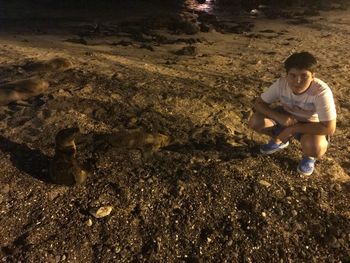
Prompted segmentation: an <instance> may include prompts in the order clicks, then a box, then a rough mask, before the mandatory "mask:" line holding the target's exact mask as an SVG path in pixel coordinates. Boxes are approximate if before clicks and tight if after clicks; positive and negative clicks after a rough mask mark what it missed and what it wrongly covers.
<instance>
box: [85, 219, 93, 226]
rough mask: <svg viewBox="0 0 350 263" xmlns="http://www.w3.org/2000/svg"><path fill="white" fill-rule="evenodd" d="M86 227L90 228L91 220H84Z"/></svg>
mask: <svg viewBox="0 0 350 263" xmlns="http://www.w3.org/2000/svg"><path fill="white" fill-rule="evenodd" d="M86 225H87V226H92V220H91V218H89V219H88V220H86Z"/></svg>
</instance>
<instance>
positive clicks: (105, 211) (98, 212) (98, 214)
mask: <svg viewBox="0 0 350 263" xmlns="http://www.w3.org/2000/svg"><path fill="white" fill-rule="evenodd" d="M112 210H113V207H112V206H102V207H100V208H98V209H97V208H92V209H90V211H89V212H90V214H91V215H93V216H94V217H95V218H102V217H106V216H108V215H109V214H110V213H111V212H112Z"/></svg>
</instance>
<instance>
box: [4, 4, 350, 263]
mask: <svg viewBox="0 0 350 263" xmlns="http://www.w3.org/2000/svg"><path fill="white" fill-rule="evenodd" d="M147 10H148V11H147V12H140V13H141V14H144V15H145V16H146V15H149V14H152V10H150V9H147ZM167 12H168V11H167V10H163V11H162V12H161V11H157V12H153V13H154V14H156V13H160V14H162V16H161V17H160V18H158V19H154V17H153V19H154V20H151V19H150V17H148V18H147V20H146V21H153V28H151V31H143V30H144V29H143V28H142V27H141V26H142V25H145V21H142V22H140V21H139V20H135V19H140V18H141V17H142V16H141V15H138V16H136V15H135V17H129V16H127V14H125V16H122V15H121V16H118V18H116V17H113V16H111V14H108V15H106V16H103V15H101V16H98V17H92V16H90V14H85V15H84V16H83V15H81V16H80V17H78V18H77V17H75V16H74V12H73V13H72V12H67V13H65V14H66V16H65V17H63V18H60V17H55V16H54V15H52V14H49V13H45V14H46V16H44V15H43V18H40V19H37V18H36V19H34V18H30V17H29V16H28V17H27V18H25V19H24V18H21V17H18V16H19V15H18V14H17V13H15V12H13V13H11V12H5V11H4V10H1V14H2V15H3V17H4V18H2V21H3V26H2V27H1V29H0V77H1V83H2V84H3V83H6V82H10V81H16V80H21V79H25V78H30V77H36V78H40V79H43V80H45V81H48V82H49V88H48V90H47V91H45V92H44V93H43V94H41V95H39V96H35V97H32V98H30V99H29V100H26V101H18V102H17V103H11V104H9V105H5V106H1V107H0V120H1V121H0V130H1V135H0V160H1V164H2V169H1V172H0V203H1V210H0V225H1V230H0V236H1V241H0V246H1V250H0V259H2V261H3V262H60V261H67V262H349V260H350V247H349V244H350V232H349V231H350V212H349V211H350V210H349V208H350V205H349V202H348V200H349V195H350V194H349V193H350V191H349V190H350V183H349V179H350V177H349V171H350V156H349V154H348V152H349V146H348V145H347V142H348V139H349V138H350V129H349V125H350V123H349V119H350V103H349V98H350V91H349V89H348V86H349V80H350V75H349V67H350V65H349V57H350V49H349V44H348V43H349V41H350V11H349V10H331V11H327V12H326V11H321V12H320V14H319V15H316V16H310V17H308V16H306V17H305V16H298V17H296V16H292V17H291V18H289V19H288V18H285V17H279V18H276V19H268V18H266V17H265V16H263V15H260V16H257V17H251V16H249V15H248V14H243V15H241V16H232V15H230V14H227V13H226V14H225V15H222V16H218V19H219V20H220V27H217V28H216V30H215V29H214V30H211V31H210V32H198V33H196V34H191V35H189V34H185V33H183V31H181V30H180V29H181V27H178V28H177V30H170V29H169V27H168V28H167V27H165V26H164V25H165V24H166V23H167V21H168V19H169V17H170V16H168V15H167V14H168V13H167ZM5 13H6V14H5ZM111 13H113V12H111ZM121 13H123V12H121ZM40 14H44V13H40ZM134 14H136V13H134ZM182 15H183V16H184V17H192V18H193V19H197V15H196V13H195V12H194V11H188V10H187V11H183V13H182ZM73 18H74V19H73ZM121 21H127V22H128V23H124V24H120V22H121ZM135 21H136V22H135ZM164 21H166V22H164ZM179 28H180V29H179ZM220 28H221V29H220ZM190 29H191V30H192V29H193V28H190ZM148 30H149V28H148ZM220 31H221V32H220ZM150 32H151V33H150ZM188 46H191V47H195V48H191V49H189V50H187V51H186V52H188V53H186V52H184V51H183V50H182V49H183V48H184V47H188ZM180 50H182V51H180ZM303 50H305V51H310V52H312V53H313V54H314V55H315V56H316V57H317V58H318V61H319V65H320V67H319V70H318V72H317V73H316V76H317V77H318V78H320V79H322V80H324V81H325V82H326V83H328V84H329V85H330V87H331V88H332V90H333V93H334V96H335V99H336V105H337V113H338V122H337V131H336V133H335V135H334V136H333V137H332V142H331V147H330V148H329V151H328V152H327V154H326V155H325V156H324V157H323V158H322V159H321V160H319V162H317V166H316V171H315V173H314V174H313V175H312V176H310V177H301V176H299V175H298V174H297V173H296V166H297V164H298V161H299V160H300V158H301V151H300V145H299V143H298V142H297V141H293V142H292V144H291V146H290V147H288V148H287V149H286V150H284V151H283V152H281V153H276V154H274V155H272V156H261V155H259V154H258V150H257V149H258V145H259V144H260V143H263V142H265V141H266V140H267V138H266V137H263V136H261V135H258V134H256V133H253V132H252V131H250V130H249V128H248V127H247V121H248V118H249V116H250V114H251V108H252V105H253V101H254V99H255V98H256V97H257V96H259V94H260V93H261V92H262V91H263V90H264V89H265V88H267V87H268V86H269V85H270V84H271V83H272V82H273V81H274V80H275V79H276V78H278V77H279V76H280V75H282V74H284V71H283V67H282V63H283V61H284V59H285V58H286V57H287V56H289V55H290V54H291V53H293V52H295V51H303ZM179 52H180V53H179ZM181 52H182V53H183V55H180V54H181ZM53 58H64V59H67V60H68V61H70V62H71V65H72V66H71V67H69V68H67V69H66V68H64V69H59V68H48V69H47V70H45V69H43V68H41V69H40V70H37V69H35V68H34V69H33V68H31V67H26V66H25V65H28V63H30V62H39V61H47V60H50V59H53ZM76 126H78V127H79V128H80V130H81V131H82V133H84V134H91V133H110V132H115V131H118V130H123V129H142V130H144V131H146V132H157V133H162V134H165V135H168V136H171V137H172V138H174V139H175V140H176V144H174V145H173V146H169V147H166V148H164V149H161V150H159V151H158V152H156V153H154V155H153V158H151V159H148V160H147V161H145V160H143V158H142V153H141V152H140V151H139V150H137V149H124V150H118V151H117V150H116V149H114V148H113V147H111V148H108V149H104V150H103V151H101V150H96V149H95V148H94V147H93V142H91V141H84V140H83V141H81V142H80V144H78V145H77V154H78V159H79V160H80V161H81V162H84V163H88V164H89V166H90V169H91V177H90V178H89V179H88V180H87V182H86V183H85V184H83V185H80V186H75V187H65V186H59V185H55V184H53V183H52V182H50V180H49V178H48V163H49V161H50V160H51V158H52V156H53V154H54V138H55V135H56V133H57V132H58V131H59V130H61V129H63V128H68V127H76ZM103 206H108V207H113V210H112V212H111V214H109V215H108V216H106V217H104V218H99V219H96V218H93V217H91V215H90V214H89V212H88V211H89V210H90V209H93V208H96V209H97V208H99V207H103Z"/></svg>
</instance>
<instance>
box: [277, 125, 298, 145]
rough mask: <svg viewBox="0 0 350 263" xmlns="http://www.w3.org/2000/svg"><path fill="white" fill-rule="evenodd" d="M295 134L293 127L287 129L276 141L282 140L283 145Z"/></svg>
mask: <svg viewBox="0 0 350 263" xmlns="http://www.w3.org/2000/svg"><path fill="white" fill-rule="evenodd" d="M293 134H294V131H293V129H292V127H287V128H285V129H284V130H283V131H282V132H281V133H280V134H278V135H277V137H276V139H278V140H281V141H282V142H283V143H285V142H287V141H288V140H289V139H290V138H291V137H292V136H293Z"/></svg>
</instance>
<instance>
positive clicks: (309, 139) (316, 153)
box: [300, 134, 328, 158]
mask: <svg viewBox="0 0 350 263" xmlns="http://www.w3.org/2000/svg"><path fill="white" fill-rule="evenodd" d="M300 144H301V149H302V152H303V154H304V155H306V156H310V157H314V158H319V157H321V156H322V155H324V154H325V153H326V151H327V147H328V141H327V138H326V136H324V135H312V134H303V135H302V136H301V139H300Z"/></svg>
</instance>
